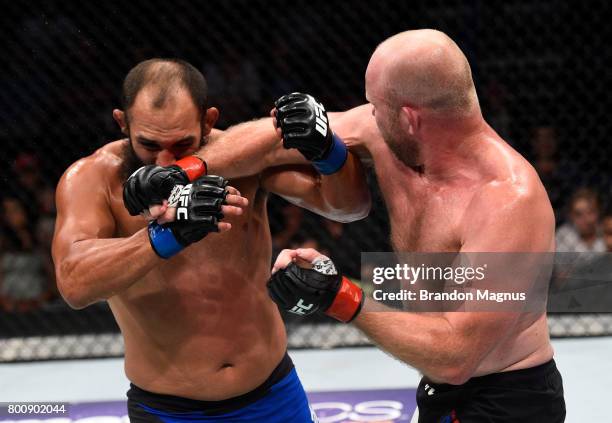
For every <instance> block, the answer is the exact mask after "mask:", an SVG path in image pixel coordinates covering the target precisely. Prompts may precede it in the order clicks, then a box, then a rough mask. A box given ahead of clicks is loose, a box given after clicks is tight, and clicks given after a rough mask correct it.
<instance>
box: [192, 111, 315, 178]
mask: <svg viewBox="0 0 612 423" xmlns="http://www.w3.org/2000/svg"><path fill="white" fill-rule="evenodd" d="M195 155H196V156H199V157H201V158H203V159H204V160H205V161H206V164H207V165H208V173H209V174H210V175H221V176H223V177H225V178H227V179H231V178H238V177H243V176H249V175H256V174H258V173H260V172H262V171H263V170H264V169H266V168H268V167H271V166H278V165H283V164H308V163H309V162H308V161H307V160H306V159H305V158H304V157H303V156H302V155H301V154H300V153H299V152H298V151H297V150H293V149H292V150H286V149H284V148H283V144H282V142H281V140H280V138H279V136H278V134H277V133H276V131H275V130H274V125H273V124H272V118H263V119H258V120H253V121H250V122H245V123H241V124H238V125H235V126H232V127H230V128H229V129H227V130H226V131H218V130H213V131H212V132H211V136H210V139H209V141H208V143H207V144H206V145H205V146H203V147H202V148H201V149H200V150H199V151H198V152H196V154H195Z"/></svg>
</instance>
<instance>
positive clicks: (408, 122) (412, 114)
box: [400, 106, 421, 135]
mask: <svg viewBox="0 0 612 423" xmlns="http://www.w3.org/2000/svg"><path fill="white" fill-rule="evenodd" d="M400 119H401V120H402V121H404V123H405V126H406V128H407V130H408V133H409V134H410V135H415V134H416V132H417V131H418V130H419V127H420V126H421V117H420V116H419V112H418V110H417V109H416V108H414V107H411V106H403V107H402V111H401V118H400Z"/></svg>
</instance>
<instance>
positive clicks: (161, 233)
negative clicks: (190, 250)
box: [149, 175, 227, 258]
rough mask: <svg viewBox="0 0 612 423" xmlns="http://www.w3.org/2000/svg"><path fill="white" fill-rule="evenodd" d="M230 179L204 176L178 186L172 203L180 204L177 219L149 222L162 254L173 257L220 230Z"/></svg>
mask: <svg viewBox="0 0 612 423" xmlns="http://www.w3.org/2000/svg"><path fill="white" fill-rule="evenodd" d="M226 187H227V181H226V180H225V179H223V178H222V177H221V176H213V175H210V176H203V177H201V178H200V179H197V180H195V181H194V182H193V183H191V184H188V185H185V186H183V185H176V186H175V187H174V188H173V190H172V193H171V195H170V198H169V199H168V203H169V206H176V219H175V220H174V221H173V222H170V223H166V224H164V225H159V224H158V223H156V222H152V223H150V224H149V240H150V241H151V246H152V247H153V250H154V251H155V252H156V253H157V255H158V256H160V257H162V258H170V257H172V256H173V255H175V254H176V253H178V252H179V251H181V250H182V249H183V248H185V247H187V246H188V245H189V244H192V243H194V242H196V241H199V240H201V239H202V238H204V237H205V236H206V235H208V233H210V232H219V226H218V225H219V221H220V220H221V219H223V213H222V212H221V207H222V206H223V204H224V202H225V197H226V196H227V189H226Z"/></svg>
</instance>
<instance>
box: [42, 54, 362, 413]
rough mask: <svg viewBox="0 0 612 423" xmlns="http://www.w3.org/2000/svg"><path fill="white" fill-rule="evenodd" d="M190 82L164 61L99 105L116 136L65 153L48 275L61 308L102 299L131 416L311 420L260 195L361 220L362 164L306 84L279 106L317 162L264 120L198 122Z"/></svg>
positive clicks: (197, 78) (208, 118)
mask: <svg viewBox="0 0 612 423" xmlns="http://www.w3.org/2000/svg"><path fill="white" fill-rule="evenodd" d="M205 93H206V86H205V80H204V78H203V76H201V74H199V72H197V71H195V70H194V69H193V68H192V67H191V66H190V65H188V64H186V63H185V62H181V61H177V60H165V59H163V60H162V59H154V60H150V61H146V62H143V63H141V64H139V65H138V66H136V68H134V69H133V70H132V71H131V72H130V73H129V74H128V78H126V82H125V84H124V103H125V108H124V110H114V111H113V116H114V118H115V120H116V121H117V123H118V124H119V126H120V127H121V130H122V131H123V133H124V134H125V135H126V137H127V139H124V140H119V141H115V142H111V143H109V144H107V145H105V146H104V147H102V148H100V149H99V150H97V151H96V152H95V153H93V154H92V155H91V156H88V157H85V158H83V159H80V160H78V161H77V162H76V163H75V164H73V165H72V166H71V167H70V168H69V169H68V170H67V171H66V172H65V173H64V175H63V177H62V178H61V180H60V182H59V185H58V188H57V211H58V217H57V226H56V233H55V238H54V242H53V258H54V261H55V268H56V274H57V281H58V287H59V290H60V292H61V294H62V295H63V297H64V298H65V299H66V301H67V302H68V303H69V304H70V305H71V306H72V307H75V308H82V307H86V306H88V305H89V304H92V303H94V302H96V301H100V300H107V301H108V303H109V305H110V307H111V309H112V311H113V314H114V315H115V318H116V320H117V323H118V324H119V326H120V328H121V332H122V334H123V337H124V340H125V369H126V374H127V376H128V378H129V379H130V381H131V382H132V383H133V384H132V386H131V389H130V390H129V392H128V398H129V401H128V410H129V415H130V420H131V421H187V420H189V421H194V420H196V421H221V420H222V421H230V420H231V421H235V422H238V421H249V422H253V421H259V422H264V421H265V422H279V423H281V422H298V423H299V422H312V421H313V420H316V416H314V414H313V413H312V412H311V411H310V409H309V406H308V401H307V399H306V396H305V393H304V390H303V388H302V386H301V384H300V381H299V379H298V378H297V375H296V372H295V369H294V368H293V364H292V362H291V359H290V358H289V357H288V355H287V353H286V348H287V340H286V334H285V328H284V325H283V322H282V319H281V317H280V314H279V312H278V309H277V307H276V305H275V304H274V303H273V302H272V301H270V299H269V298H268V296H267V293H266V289H265V284H266V281H267V279H268V277H269V275H270V262H271V250H272V246H271V238H270V230H269V227H268V220H267V212H266V199H267V196H268V193H269V192H274V193H276V194H279V195H281V196H283V197H285V198H286V199H288V200H290V201H292V202H294V203H297V204H299V205H301V206H303V207H307V208H309V209H311V210H314V211H316V212H318V213H320V214H322V215H325V216H327V217H330V218H335V219H339V220H343V221H347V220H354V219H358V218H362V217H364V216H365V215H366V214H367V213H368V210H369V201H370V199H369V192H368V190H367V185H366V182H365V179H364V174H363V170H362V168H361V165H360V163H359V161H358V160H356V159H355V158H354V157H353V156H352V154H350V153H348V152H347V149H346V147H345V146H344V144H342V143H341V141H340V140H339V139H338V138H337V137H334V136H333V134H332V133H331V129H330V128H329V125H328V121H327V117H326V114H325V111H324V109H322V108H316V105H318V103H316V102H315V101H314V99H312V98H309V99H307V100H308V102H307V104H306V106H304V107H302V106H299V104H302V105H303V103H300V101H301V100H302V99H300V101H298V100H294V101H293V102H288V103H287V104H286V106H287V107H294V113H293V116H294V118H295V119H296V121H298V122H299V125H300V127H299V129H296V131H295V135H296V143H298V144H300V145H303V144H304V143H306V144H308V145H309V146H310V147H309V150H308V155H309V157H310V158H312V159H313V164H314V166H315V167H316V169H318V170H315V169H314V168H313V166H311V165H310V160H307V159H305V158H304V157H303V156H301V155H300V153H299V152H297V151H296V150H285V149H283V148H282V146H281V145H280V139H279V137H278V135H277V134H276V132H275V130H274V127H273V125H272V122H271V119H270V118H267V119H262V120H259V121H253V122H249V123H245V124H241V125H238V126H236V127H234V128H230V129H229V130H228V131H226V132H223V133H222V132H221V131H216V130H213V126H214V124H215V121H216V120H217V117H218V114H219V112H218V111H217V109H216V108H214V107H208V105H207V104H206V95H205ZM315 111H316V116H315ZM336 118H338V119H339V118H340V117H338V116H336ZM315 128H316V130H315ZM285 135H288V134H285ZM300 137H302V138H304V140H302V141H300ZM196 151H197V152H198V156H199V157H201V158H199V157H196V156H193V154H194V153H195V152H196ZM203 158H205V159H206V162H205V161H204V160H203ZM296 162H297V163H302V164H301V165H298V166H278V165H282V164H285V163H296ZM211 173H215V174H220V175H223V177H220V176H211V175H210V174H211ZM130 174H131V176H130V177H129V179H128V180H127V182H126V183H125V186H124V181H125V176H126V175H130ZM224 178H235V179H233V180H232V185H233V188H232V187H228V186H227V182H226V180H225V179H224ZM124 204H125V206H124ZM149 205H155V206H154V207H153V208H152V209H151V212H152V216H153V217H160V219H157V220H153V219H152V218H151V215H149V217H150V218H151V221H150V223H149V224H148V225H147V224H146V223H145V222H144V221H143V219H142V218H141V217H139V216H138V215H139V214H140V213H144V214H147V213H148V211H147V210H148V206H149ZM126 207H127V210H126ZM230 229H231V230H230ZM210 232H221V233H219V234H215V235H210V236H207V234H208V233H210ZM203 238H205V239H203Z"/></svg>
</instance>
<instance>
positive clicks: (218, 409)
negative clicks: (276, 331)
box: [127, 352, 294, 415]
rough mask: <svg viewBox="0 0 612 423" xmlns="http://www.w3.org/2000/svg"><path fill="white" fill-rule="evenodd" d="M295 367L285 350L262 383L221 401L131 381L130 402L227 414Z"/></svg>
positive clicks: (253, 399) (256, 397) (162, 408)
mask: <svg viewBox="0 0 612 423" xmlns="http://www.w3.org/2000/svg"><path fill="white" fill-rule="evenodd" d="M293 367H294V366H293V361H292V360H291V357H289V354H288V353H287V352H285V355H284V356H283V358H282V359H281V361H280V363H279V364H278V365H277V366H276V368H275V369H274V370H273V371H272V373H271V374H270V376H269V377H268V378H267V379H266V380H265V381H264V382H263V383H262V384H261V385H259V386H258V387H257V388H255V389H253V390H252V391H249V392H247V393H246V394H242V395H238V396H236V397H232V398H228V399H224V400H220V401H200V400H194V399H190V398H183V397H178V396H174V395H165V394H157V393H155V392H150V391H147V390H145V389H142V388H139V387H138V386H136V385H134V384H133V383H130V389H129V391H128V392H127V396H128V400H129V401H130V402H135V403H139V404H143V405H146V406H147V407H151V408H154V409H157V410H160V411H168V412H192V411H202V412H204V413H206V414H207V415H217V414H225V413H229V412H232V411H235V410H238V409H240V408H242V407H246V406H247V405H249V404H252V403H254V402H256V401H257V400H259V399H261V398H263V397H264V396H266V394H267V393H268V392H269V390H270V388H271V387H272V386H274V385H275V384H277V383H278V382H280V381H281V380H282V379H284V378H285V377H286V376H287V375H288V374H289V373H290V372H291V370H292V369H293Z"/></svg>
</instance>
